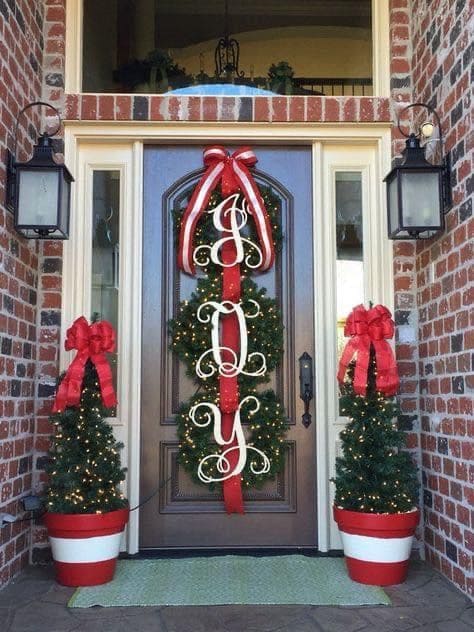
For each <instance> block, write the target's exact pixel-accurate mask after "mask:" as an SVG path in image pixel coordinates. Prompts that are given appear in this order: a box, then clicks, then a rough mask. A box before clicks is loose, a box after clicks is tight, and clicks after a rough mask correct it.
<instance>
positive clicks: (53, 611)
mask: <svg viewBox="0 0 474 632" xmlns="http://www.w3.org/2000/svg"><path fill="white" fill-rule="evenodd" d="M73 591H74V589H71V588H65V587H62V586H58V585H57V584H56V583H55V581H54V579H53V571H52V568H51V567H50V566H47V567H44V566H43V567H31V568H29V569H27V570H26V571H24V572H23V573H22V574H21V575H20V576H19V577H18V578H17V579H15V580H14V581H13V582H12V583H10V584H9V585H8V586H7V587H6V588H5V589H4V590H2V591H0V630H1V632H76V631H77V632H79V631H81V630H84V631H85V632H109V631H110V632H126V631H127V632H130V631H131V630H132V631H133V632H152V631H153V632H310V631H311V632H392V631H393V632H395V631H396V632H401V631H405V630H418V631H425V632H472V631H473V630H474V603H473V602H471V601H469V599H468V598H467V597H465V596H464V595H463V594H462V593H461V592H459V591H458V590H457V589H456V588H454V586H452V585H451V584H450V583H449V582H448V581H447V580H446V579H445V578H444V577H442V576H441V575H440V574H438V573H437V572H435V571H433V570H432V569H431V568H430V567H429V566H427V565H426V564H424V563H423V562H416V561H414V562H412V565H411V569H410V574H409V577H408V580H407V581H406V583H405V584H402V585H400V586H394V587H392V588H388V589H387V593H388V594H389V596H390V598H391V600H392V603H393V605H392V606H364V607H357V608H355V607H347V606H346V607H327V606H214V607H210V606H201V607H162V608H156V607H149V608H99V607H98V608H88V609H79V608H73V609H70V608H67V606H66V604H67V601H68V599H69V597H70V596H71V595H72V593H73Z"/></svg>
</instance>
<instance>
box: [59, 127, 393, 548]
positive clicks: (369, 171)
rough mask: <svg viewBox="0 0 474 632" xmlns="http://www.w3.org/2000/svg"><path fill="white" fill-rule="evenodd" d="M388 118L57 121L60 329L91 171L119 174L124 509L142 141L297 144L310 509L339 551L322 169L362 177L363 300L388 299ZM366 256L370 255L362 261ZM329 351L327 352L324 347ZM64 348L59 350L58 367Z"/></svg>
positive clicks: (86, 286)
mask: <svg viewBox="0 0 474 632" xmlns="http://www.w3.org/2000/svg"><path fill="white" fill-rule="evenodd" d="M390 129H391V126H390V124H357V125H348V124H339V125H334V126H331V125H324V124H312V125H311V124H306V125H301V124H288V123H286V124H271V125H269V124H262V125H260V124H239V123H228V124H226V123H224V124H222V123H221V124H212V125H210V124H204V123H178V124H174V123H172V124H167V123H149V122H145V123H143V122H137V123H125V124H117V123H104V122H97V123H90V122H66V124H65V161H66V164H67V165H68V167H69V169H70V170H71V172H72V173H73V175H74V177H75V179H76V183H75V185H74V188H73V198H72V217H71V238H70V240H69V241H68V242H66V243H65V248H64V270H63V297H62V305H63V309H62V336H61V340H64V336H65V331H66V329H67V327H68V326H69V325H70V323H71V322H72V321H73V320H74V319H75V318H77V317H78V316H80V315H83V314H84V315H85V316H88V315H89V309H90V274H91V264H90V260H91V234H92V233H91V231H92V225H91V220H90V213H89V212H88V211H89V210H90V202H91V192H92V190H91V181H92V180H91V174H92V170H93V169H118V170H120V173H121V177H122V179H121V209H120V214H121V215H120V248H121V261H120V300H119V311H120V317H119V322H120V326H119V364H120V369H119V407H118V417H117V419H114V420H111V421H112V424H113V425H114V432H115V435H116V437H117V439H119V440H120V441H123V442H124V444H125V450H124V454H123V464H124V465H125V466H126V467H127V468H128V474H127V481H126V493H127V495H128V498H129V501H130V504H131V506H132V507H133V506H135V505H136V504H138V502H139V480H140V424H139V422H140V374H141V371H140V349H141V280H142V269H141V265H142V214H143V194H142V190H143V164H142V154H143V151H142V149H143V144H144V143H152V142H153V143H167V144H169V143H173V142H174V143H184V142H189V143H192V142H199V144H202V145H205V144H207V143H208V142H209V143H216V142H221V143H226V142H235V141H239V140H242V142H244V143H245V144H247V143H255V144H257V143H260V144H262V143H275V144H282V145H283V144H291V143H297V144H307V145H311V146H312V147H313V169H314V171H313V194H314V195H313V218H314V221H313V229H314V252H315V262H314V270H315V306H314V313H315V336H316V348H317V349H318V353H317V357H316V358H315V367H316V380H317V383H316V394H317V396H316V423H317V477H318V481H317V493H318V501H317V511H318V546H319V550H320V551H327V550H329V549H331V548H339V547H340V544H339V539H338V534H337V531H336V530H335V529H334V523H333V521H332V517H331V512H330V498H331V494H330V483H329V478H330V475H331V474H332V471H333V458H334V454H335V451H336V441H337V436H338V432H339V430H340V429H341V427H342V426H343V425H344V420H343V419H340V418H338V417H337V415H336V401H337V399H336V383H335V379H334V380H328V379H327V376H328V375H335V363H336V359H335V356H334V350H335V341H336V324H335V322H331V320H333V319H332V318H331V315H332V314H334V313H335V312H334V311H333V310H334V308H335V295H334V290H333V288H334V267H335V245H334V235H335V224H334V216H335V213H334V212H332V211H333V209H334V191H333V181H332V176H333V174H334V171H335V170H337V169H338V168H339V169H343V168H351V169H354V168H357V169H359V168H360V169H361V170H362V171H363V173H364V174H365V175H364V178H365V179H366V183H367V185H366V187H365V191H366V193H365V194H364V195H365V197H364V204H367V208H368V209H369V215H368V217H367V218H366V220H365V223H364V234H365V235H366V237H367V240H368V242H367V243H368V246H367V247H366V249H365V257H366V261H365V263H366V265H365V269H366V271H367V273H366V278H365V291H366V298H367V299H368V298H371V299H372V300H374V301H380V302H384V303H385V304H386V305H388V306H391V303H392V300H393V299H392V295H393V292H392V288H393V281H392V244H391V242H390V241H389V240H388V238H387V236H386V235H387V232H386V212H385V195H384V185H383V183H382V177H383V175H384V174H385V173H386V172H388V171H389V169H390V160H391V158H390V155H391V154H390V140H391V133H390ZM369 261H372V262H373V261H377V262H378V263H377V265H376V266H374V265H370V264H369ZM331 349H332V350H333V352H331ZM69 361H70V354H67V353H66V352H62V353H61V367H62V368H64V367H65V366H67V364H68V362H69ZM126 549H127V550H128V552H129V553H136V552H137V551H138V513H137V512H133V513H132V515H131V518H130V524H129V528H128V533H127V543H126Z"/></svg>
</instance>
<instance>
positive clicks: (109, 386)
mask: <svg viewBox="0 0 474 632" xmlns="http://www.w3.org/2000/svg"><path fill="white" fill-rule="evenodd" d="M64 346H65V348H66V351H71V350H72V349H77V354H76V357H75V358H74V360H73V361H72V362H71V364H70V365H69V368H68V370H67V371H66V375H65V376H64V378H63V380H62V381H61V383H60V385H59V387H58V391H57V393H56V399H55V400H54V404H53V412H54V413H56V412H59V411H62V410H64V409H65V408H66V406H79V404H80V401H81V392H82V381H83V379H84V369H85V366H86V362H87V361H88V360H90V361H91V362H92V364H93V365H94V366H95V369H96V371H97V377H98V378H99V386H100V393H101V395H102V401H103V403H104V406H107V408H110V407H111V406H115V405H116V403H117V398H116V397H115V391H114V386H113V381H112V371H111V370H110V366H109V363H108V360H107V358H106V356H105V354H106V353H111V352H113V351H114V350H115V332H114V328H113V327H112V325H111V324H110V323H109V322H107V321H106V320H103V321H100V322H97V323H92V325H89V323H88V322H87V320H86V319H85V318H84V316H81V317H80V318H77V319H76V320H75V321H74V322H73V324H72V326H71V327H70V328H69V329H68V330H67V334H66V341H65V343H64Z"/></svg>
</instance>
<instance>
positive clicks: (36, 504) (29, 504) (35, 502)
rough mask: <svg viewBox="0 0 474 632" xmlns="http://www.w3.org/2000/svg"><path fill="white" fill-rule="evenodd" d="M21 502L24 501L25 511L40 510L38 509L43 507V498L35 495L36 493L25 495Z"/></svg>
mask: <svg viewBox="0 0 474 632" xmlns="http://www.w3.org/2000/svg"><path fill="white" fill-rule="evenodd" d="M21 502H22V503H23V507H24V509H25V511H38V509H41V499H40V497H39V496H35V495H34V494H31V495H30V496H24V497H23V498H22V499H21Z"/></svg>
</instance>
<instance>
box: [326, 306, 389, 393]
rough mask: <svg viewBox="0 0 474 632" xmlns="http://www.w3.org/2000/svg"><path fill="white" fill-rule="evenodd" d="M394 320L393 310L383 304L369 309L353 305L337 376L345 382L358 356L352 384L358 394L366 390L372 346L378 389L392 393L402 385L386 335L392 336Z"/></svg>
mask: <svg viewBox="0 0 474 632" xmlns="http://www.w3.org/2000/svg"><path fill="white" fill-rule="evenodd" d="M394 332H395V324H394V322H393V320H392V314H391V313H390V311H389V310H388V309H387V308H386V307H384V306H383V305H376V306H375V307H372V308H371V309H369V310H366V309H365V307H364V306H363V305H358V306H357V307H354V309H353V310H352V312H351V313H350V314H349V316H348V318H347V321H346V324H345V327H344V335H345V336H346V337H348V336H350V340H349V341H348V342H347V344H346V347H345V348H344V351H343V353H342V356H341V359H340V361H339V370H338V373H337V379H338V381H339V383H340V384H342V383H343V382H344V376H345V374H346V370H347V367H348V365H349V363H350V362H351V360H352V358H353V357H354V356H355V369H354V381H353V388H354V392H355V393H356V394H357V395H365V394H366V392H367V372H368V368H369V362H370V348H371V346H372V347H373V349H374V352H375V362H376V367H377V376H376V380H375V386H376V389H377V390H378V391H380V392H381V393H383V394H384V395H386V396H388V397H391V396H393V395H395V394H396V392H397V391H398V387H399V386H400V379H399V377H398V369H397V364H396V361H395V357H394V355H393V351H392V348H391V347H390V345H389V344H388V342H387V339H389V338H393V334H394Z"/></svg>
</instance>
